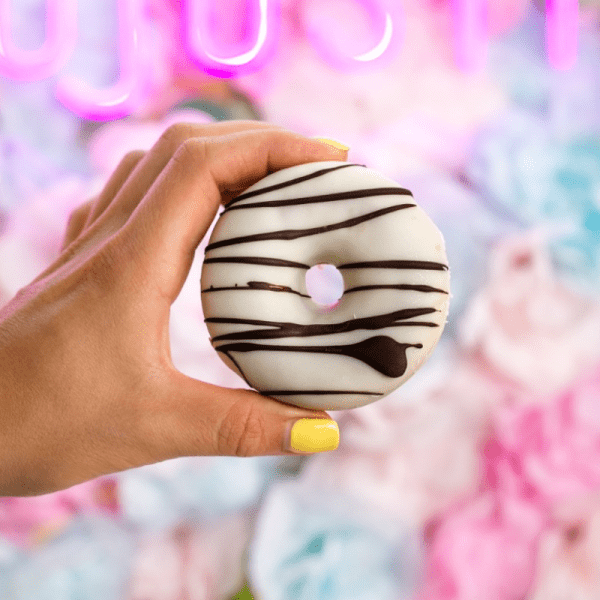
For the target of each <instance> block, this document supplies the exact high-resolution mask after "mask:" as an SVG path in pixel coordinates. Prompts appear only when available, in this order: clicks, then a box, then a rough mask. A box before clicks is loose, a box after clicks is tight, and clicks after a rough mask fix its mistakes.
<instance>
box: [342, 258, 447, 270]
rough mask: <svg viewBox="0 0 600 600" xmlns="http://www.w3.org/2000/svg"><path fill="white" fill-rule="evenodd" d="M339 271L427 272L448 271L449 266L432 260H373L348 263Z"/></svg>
mask: <svg viewBox="0 0 600 600" xmlns="http://www.w3.org/2000/svg"><path fill="white" fill-rule="evenodd" d="M337 268H338V269H372V268H375V269H423V270H425V271H447V270H448V265H445V264H443V263H437V262H433V261H430V260H371V261H367V262H357V263H348V264H345V265H340V266H338V267H337Z"/></svg>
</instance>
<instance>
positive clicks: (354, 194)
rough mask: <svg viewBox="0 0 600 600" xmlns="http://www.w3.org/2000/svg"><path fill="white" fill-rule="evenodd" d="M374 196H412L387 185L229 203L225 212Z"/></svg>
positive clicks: (407, 191)
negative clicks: (265, 200) (316, 194)
mask: <svg viewBox="0 0 600 600" xmlns="http://www.w3.org/2000/svg"><path fill="white" fill-rule="evenodd" d="M373 196H412V194H411V192H410V191H409V190H407V189H405V188H399V187H387V188H371V189H366V190H349V191H347V192H337V193H335V194H323V195H321V196H304V197H302V198H291V199H289V200H272V201H270V202H269V201H267V202H253V203H252V204H242V205H241V206H230V205H228V206H227V207H226V208H225V210H224V211H223V212H224V213H226V212H229V211H230V210H241V209H242V208H276V207H278V206H296V205H299V204H314V203H317V202H318V203H321V202H335V201H338V200H354V199H356V198H370V197H373Z"/></svg>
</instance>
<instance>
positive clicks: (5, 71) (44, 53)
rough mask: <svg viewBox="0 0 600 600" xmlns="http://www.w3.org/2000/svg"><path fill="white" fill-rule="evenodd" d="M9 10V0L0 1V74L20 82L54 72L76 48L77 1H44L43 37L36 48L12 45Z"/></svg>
mask: <svg viewBox="0 0 600 600" xmlns="http://www.w3.org/2000/svg"><path fill="white" fill-rule="evenodd" d="M10 13H11V11H10V0H0V74H1V75H5V76H7V77H10V78H11V79H18V80H20V81H36V80H38V79H45V78H46V77H51V76H52V75H55V74H56V73H57V72H58V71H59V69H60V68H61V67H62V66H63V65H64V64H65V63H66V62H67V60H68V59H69V57H70V56H71V53H72V52H73V49H74V47H75V40H76V38H77V0H46V39H45V40H44V42H43V44H42V45H41V46H40V47H39V48H37V49H36V50H22V49H21V48H18V47H17V46H15V44H14V42H13V40H12V35H11V30H10V23H11V16H10Z"/></svg>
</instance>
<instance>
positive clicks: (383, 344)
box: [215, 335, 423, 377]
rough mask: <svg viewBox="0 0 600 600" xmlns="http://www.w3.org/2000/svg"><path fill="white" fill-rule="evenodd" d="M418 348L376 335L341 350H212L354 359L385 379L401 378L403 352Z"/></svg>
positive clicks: (243, 346)
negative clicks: (311, 354)
mask: <svg viewBox="0 0 600 600" xmlns="http://www.w3.org/2000/svg"><path fill="white" fill-rule="evenodd" d="M422 347H423V344H400V343H398V342H397V341H396V340H394V339H392V338H391V337H388V336H385V335H379V336H375V337H372V338H368V339H366V340H363V341H362V342H358V343H357V344H348V345H345V346H272V345H270V344H252V343H249V342H239V343H234V344H222V345H221V346H218V347H217V348H215V350H216V351H217V352H223V353H224V354H226V355H227V356H228V357H229V358H230V359H231V356H230V353H231V352H256V351H257V350H263V351H268V352H314V353H316V354H338V355H341V356H350V357H351V358H356V359H357V360H360V361H361V362H363V363H365V364H366V365H368V366H369V367H371V368H373V369H375V370H376V371H378V372H379V373H381V374H382V375H386V376H387V377H402V375H404V373H405V372H406V367H407V366H408V361H407V358H406V350H407V349H408V348H422ZM238 369H239V366H238ZM240 372H241V370H240Z"/></svg>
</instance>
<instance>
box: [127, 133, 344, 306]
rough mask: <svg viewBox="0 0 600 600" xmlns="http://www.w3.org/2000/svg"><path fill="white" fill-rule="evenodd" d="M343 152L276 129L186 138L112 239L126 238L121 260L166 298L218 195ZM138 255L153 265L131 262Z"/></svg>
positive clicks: (176, 286) (179, 280)
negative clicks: (155, 280)
mask: <svg viewBox="0 0 600 600" xmlns="http://www.w3.org/2000/svg"><path fill="white" fill-rule="evenodd" d="M346 157H347V151H345V150H340V149H337V148H335V147H333V146H331V145H328V144H325V143H323V142H320V141H317V140H314V139H309V138H306V137H304V136H302V135H299V134H297V133H293V132H291V131H285V130H281V129H266V130H260V131H258V130H254V131H243V132H237V133H231V134H228V135H223V136H218V137H214V138H205V137H203V138H191V139H189V140H187V141H186V142H184V143H183V144H182V145H181V146H180V148H179V150H177V152H176V153H175V155H174V156H173V158H172V159H171V161H170V162H169V164H168V165H167V167H166V168H165V169H164V171H163V172H162V173H161V174H160V176H159V177H158V178H157V180H156V181H155V183H154V185H153V186H152V187H151V189H150V190H149V192H148V194H147V195H146V196H145V197H144V199H143V200H142V202H141V203H140V204H139V205H138V207H137V208H136V210H135V211H134V213H133V214H132V215H131V218H130V219H129V221H128V222H127V223H126V225H125V226H124V227H123V228H122V229H121V231H120V232H119V233H118V235H117V236H115V242H116V243H118V237H119V236H122V235H123V236H127V238H128V239H127V243H126V244H124V246H128V247H129V248H131V251H132V252H131V256H129V257H128V259H127V260H126V261H124V262H126V263H128V264H129V265H131V267H132V268H137V269H139V268H140V267H142V268H143V270H144V272H147V269H148V270H149V271H150V272H152V273H153V275H156V276H157V277H159V281H160V282H161V284H160V285H161V288H162V292H163V293H164V294H167V295H168V296H169V297H171V298H172V299H173V301H174V300H175V298H176V297H177V295H178V294H179V291H180V290H181V286H183V283H184V282H185V279H186V277H187V272H188V270H189V264H188V263H189V260H190V257H193V256H194V252H195V250H196V248H197V247H198V245H199V244H200V242H201V241H202V238H203V237H204V235H205V234H206V231H207V230H208V228H209V226H210V224H211V222H212V221H213V219H214V217H215V215H216V213H217V210H218V208H219V205H220V203H221V200H222V198H223V197H228V196H229V197H231V196H234V195H237V194H238V193H239V192H240V191H242V190H244V189H246V188H248V187H249V186H251V185H252V184H253V183H255V182H257V181H259V180H260V179H262V178H263V177H266V176H267V175H268V174H269V173H272V172H274V171H277V170H279V169H284V168H286V167H291V166H294V165H297V164H301V163H306V162H317V161H327V160H345V159H346ZM142 257H146V259H148V260H152V262H153V264H152V265H150V264H146V265H139V264H138V265H135V264H134V263H135V262H136V261H137V260H142ZM156 257H161V260H160V261H156V260H155V259H156ZM163 286H166V287H163ZM173 294H174V295H173Z"/></svg>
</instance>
